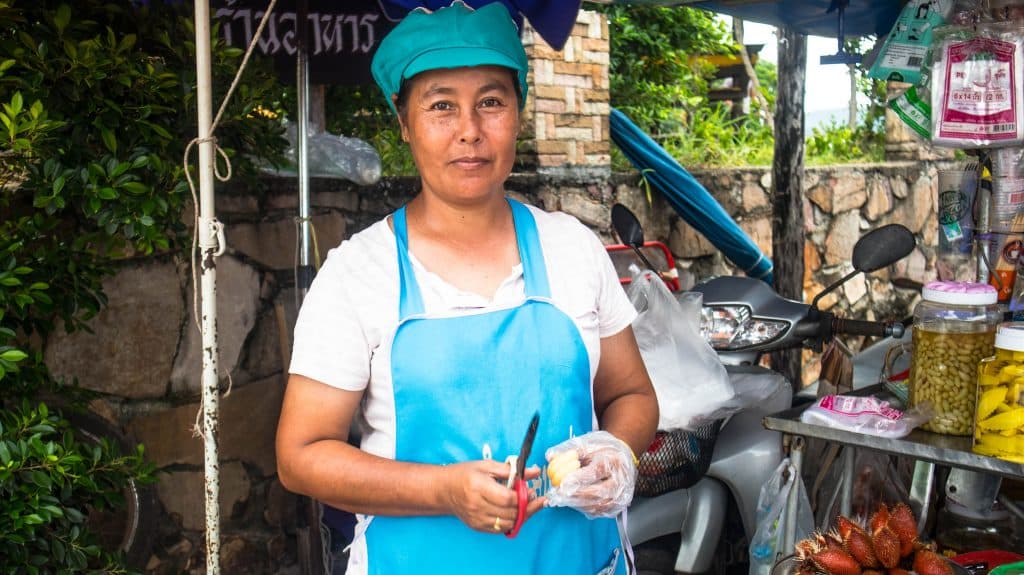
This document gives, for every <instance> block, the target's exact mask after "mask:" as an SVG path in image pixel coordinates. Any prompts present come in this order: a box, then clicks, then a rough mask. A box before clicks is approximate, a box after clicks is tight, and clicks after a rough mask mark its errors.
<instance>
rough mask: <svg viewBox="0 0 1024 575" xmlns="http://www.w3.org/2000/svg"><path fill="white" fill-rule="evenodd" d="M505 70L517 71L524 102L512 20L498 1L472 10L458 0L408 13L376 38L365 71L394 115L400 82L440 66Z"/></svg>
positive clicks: (521, 53)
mask: <svg viewBox="0 0 1024 575" xmlns="http://www.w3.org/2000/svg"><path fill="white" fill-rule="evenodd" d="M469 66H504V67H505V68H511V69H513V70H515V71H516V73H517V75H518V77H519V89H520V93H521V99H520V101H519V107H520V108H522V107H523V105H524V104H525V102H526V72H527V62H526V51H525V50H523V42H522V40H520V39H519V31H518V29H517V28H516V24H515V22H514V21H513V20H512V16H510V15H509V13H508V10H507V9H506V8H505V6H503V5H502V4H501V3H500V2H494V3H491V4H486V5H484V6H481V7H480V8H477V9H476V10H474V9H472V8H470V7H468V6H466V5H465V4H463V3H462V2H460V1H456V2H453V3H452V5H451V6H448V7H447V8H441V9H439V10H435V11H433V12H430V11H427V10H424V9H417V10H414V11H412V12H410V13H409V15H408V16H406V17H405V18H404V19H402V21H401V22H399V24H398V26H395V28H394V29H393V30H391V32H389V33H388V35H387V36H385V37H384V39H383V40H381V43H380V46H379V47H378V48H377V53H376V54H374V56H373V63H372V64H371V66H370V71H371V72H373V79H374V80H376V82H377V85H378V86H380V89H381V90H382V91H383V92H384V98H386V99H387V101H388V105H389V106H391V110H392V111H394V112H395V113H396V114H397V113H398V111H397V110H395V105H394V103H393V102H392V101H391V95H392V94H397V93H398V90H399V88H400V87H401V85H402V80H405V79H408V78H412V77H413V76H415V75H416V74H419V73H420V72H426V71H428V70H437V69H440V68H463V67H469Z"/></svg>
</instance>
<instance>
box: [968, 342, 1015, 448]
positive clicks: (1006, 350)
mask: <svg viewBox="0 0 1024 575" xmlns="http://www.w3.org/2000/svg"><path fill="white" fill-rule="evenodd" d="M995 346H996V353H995V356H993V357H991V358H988V359H986V360H984V361H982V362H981V366H980V367H979V369H978V371H979V376H978V383H979V387H978V402H977V409H976V411H975V426H974V447H973V450H974V452H975V453H980V454H982V455H989V456H992V457H999V458H1001V459H1006V460H1009V461H1014V462H1017V463H1024V322H1008V323H1004V324H1000V326H999V328H998V329H997V331H996V339H995Z"/></svg>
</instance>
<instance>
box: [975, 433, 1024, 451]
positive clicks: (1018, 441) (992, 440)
mask: <svg viewBox="0 0 1024 575" xmlns="http://www.w3.org/2000/svg"><path fill="white" fill-rule="evenodd" d="M979 446H984V447H985V448H989V449H992V450H994V451H995V452H996V453H995V455H997V456H999V457H1002V456H1003V455H1004V454H1010V455H1020V454H1024V437H1017V436H1014V437H1003V436H1002V435H1000V434H998V433H982V434H980V435H979V437H978V445H975V447H979ZM975 451H977V449H975Z"/></svg>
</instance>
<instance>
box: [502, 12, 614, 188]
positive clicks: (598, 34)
mask: <svg viewBox="0 0 1024 575" xmlns="http://www.w3.org/2000/svg"><path fill="white" fill-rule="evenodd" d="M523 46H524V47H525V48H526V55H527V57H528V58H529V61H530V79H529V81H530V95H529V97H528V98H527V101H526V108H525V110H524V113H523V132H522V134H521V136H520V147H519V157H518V161H519V164H520V168H522V169H526V170H536V171H537V172H538V173H540V174H544V175H551V176H556V177H572V178H583V179H593V178H598V179H604V178H607V177H608V176H610V175H611V155H610V148H611V139H610V136H609V133H608V113H609V105H608V100H609V90H608V88H609V82H608V59H609V42H608V20H607V18H605V16H604V15H603V14H599V13H597V12H592V11H589V10H580V12H579V16H578V17H577V19H576V26H575V27H574V28H573V31H572V35H571V36H570V37H569V39H568V40H567V41H566V43H565V46H564V47H563V48H562V50H561V51H555V50H553V49H552V48H551V46H549V45H548V44H547V43H546V42H545V41H544V40H543V39H542V38H541V37H540V35H538V34H537V33H536V31H535V30H533V28H531V27H530V26H529V25H527V26H526V28H525V29H524V30H523Z"/></svg>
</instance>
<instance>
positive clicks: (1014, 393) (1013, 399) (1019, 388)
mask: <svg viewBox="0 0 1024 575" xmlns="http://www.w3.org/2000/svg"><path fill="white" fill-rule="evenodd" d="M1021 394H1024V382H1022V381H1019V380H1018V381H1015V382H1013V383H1012V384H1010V386H1009V387H1007V388H1006V400H1005V401H1006V403H1009V404H1010V405H1016V404H1017V402H1018V401H1019V400H1020V399H1021Z"/></svg>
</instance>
